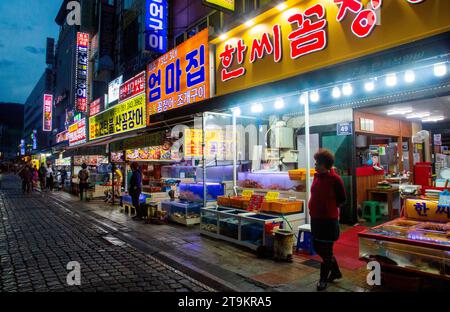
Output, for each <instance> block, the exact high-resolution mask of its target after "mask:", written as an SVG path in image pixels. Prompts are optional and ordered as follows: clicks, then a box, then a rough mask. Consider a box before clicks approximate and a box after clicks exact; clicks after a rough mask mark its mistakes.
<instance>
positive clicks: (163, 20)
mask: <svg viewBox="0 0 450 312" xmlns="http://www.w3.org/2000/svg"><path fill="white" fill-rule="evenodd" d="M167 16H168V6H167V0H146V1H145V50H147V51H150V52H156V53H161V54H162V53H166V52H167V29H168V20H167Z"/></svg>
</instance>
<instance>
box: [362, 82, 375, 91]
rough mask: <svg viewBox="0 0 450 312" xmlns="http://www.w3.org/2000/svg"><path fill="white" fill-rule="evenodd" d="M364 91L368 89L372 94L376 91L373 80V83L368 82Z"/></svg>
mask: <svg viewBox="0 0 450 312" xmlns="http://www.w3.org/2000/svg"><path fill="white" fill-rule="evenodd" d="M364 89H366V91H368V92H371V91H373V90H374V89H375V82H374V81H373V80H371V81H367V82H366V83H365V84H364Z"/></svg>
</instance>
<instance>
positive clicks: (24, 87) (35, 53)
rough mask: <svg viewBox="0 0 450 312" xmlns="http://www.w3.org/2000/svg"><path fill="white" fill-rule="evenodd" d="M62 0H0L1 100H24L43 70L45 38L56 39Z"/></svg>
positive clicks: (23, 101) (22, 101)
mask: <svg viewBox="0 0 450 312" xmlns="http://www.w3.org/2000/svg"><path fill="white" fill-rule="evenodd" d="M60 4H61V1H60V0H14V1H5V0H2V1H0V102H17V103H22V104H23V103H25V100H26V99H27V97H28V95H29V94H30V92H31V90H32V89H33V87H34V85H35V84H36V83H37V82H38V80H39V78H40V76H41V75H42V73H43V72H44V69H45V67H46V65H45V47H46V38H47V37H53V38H55V40H57V35H58V29H59V28H58V25H57V24H56V23H55V17H56V14H57V13H58V9H59V7H60Z"/></svg>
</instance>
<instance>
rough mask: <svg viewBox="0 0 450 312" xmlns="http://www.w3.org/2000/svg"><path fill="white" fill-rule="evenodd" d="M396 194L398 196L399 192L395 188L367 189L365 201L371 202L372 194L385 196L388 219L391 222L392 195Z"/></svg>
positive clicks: (392, 217) (392, 216) (392, 213)
mask: <svg viewBox="0 0 450 312" xmlns="http://www.w3.org/2000/svg"><path fill="white" fill-rule="evenodd" d="M397 193H398V194H400V190H399V188H397V187H392V188H388V189H383V188H370V189H367V200H373V194H384V195H386V197H387V204H388V212H389V218H390V219H391V220H392V219H394V208H393V201H394V195H395V194H397Z"/></svg>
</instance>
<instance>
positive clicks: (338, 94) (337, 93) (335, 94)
mask: <svg viewBox="0 0 450 312" xmlns="http://www.w3.org/2000/svg"><path fill="white" fill-rule="evenodd" d="M331 95H332V96H333V97H334V98H335V99H337V98H340V97H341V89H339V87H334V88H333V90H332V91H331Z"/></svg>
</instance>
